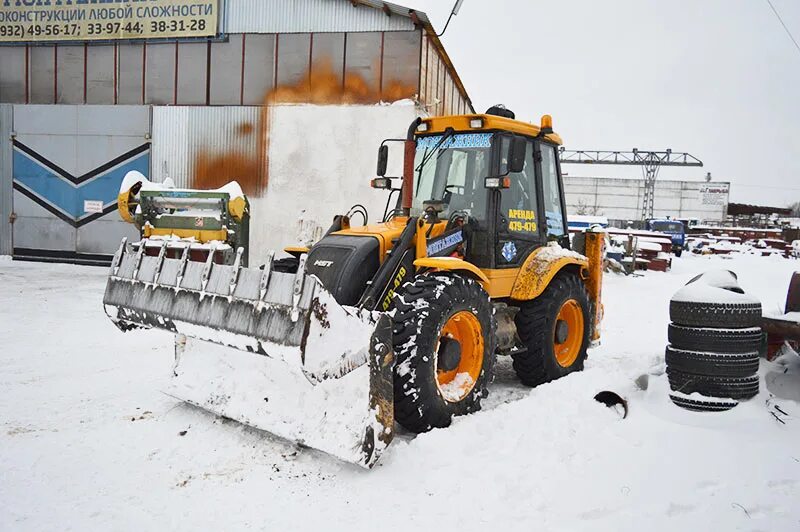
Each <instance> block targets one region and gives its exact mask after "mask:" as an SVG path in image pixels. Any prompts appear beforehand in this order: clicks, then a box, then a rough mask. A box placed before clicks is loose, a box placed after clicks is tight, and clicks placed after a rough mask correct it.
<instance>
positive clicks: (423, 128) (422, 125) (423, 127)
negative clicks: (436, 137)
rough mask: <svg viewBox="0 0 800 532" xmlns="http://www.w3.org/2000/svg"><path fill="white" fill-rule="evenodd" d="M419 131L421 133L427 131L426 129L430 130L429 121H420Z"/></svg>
mask: <svg viewBox="0 0 800 532" xmlns="http://www.w3.org/2000/svg"><path fill="white" fill-rule="evenodd" d="M417 131H419V132H420V133H425V132H426V131H428V123H427V122H420V124H419V125H418V126H417Z"/></svg>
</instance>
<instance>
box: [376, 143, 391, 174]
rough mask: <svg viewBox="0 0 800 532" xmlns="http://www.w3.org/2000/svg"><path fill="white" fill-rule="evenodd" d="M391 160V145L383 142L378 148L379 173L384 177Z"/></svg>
mask: <svg viewBox="0 0 800 532" xmlns="http://www.w3.org/2000/svg"><path fill="white" fill-rule="evenodd" d="M388 162H389V146H387V145H386V144H383V145H382V146H381V147H380V148H378V175H379V176H381V177H383V176H385V175H386V165H387V164H388Z"/></svg>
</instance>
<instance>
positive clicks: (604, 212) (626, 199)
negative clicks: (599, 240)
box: [564, 176, 730, 226]
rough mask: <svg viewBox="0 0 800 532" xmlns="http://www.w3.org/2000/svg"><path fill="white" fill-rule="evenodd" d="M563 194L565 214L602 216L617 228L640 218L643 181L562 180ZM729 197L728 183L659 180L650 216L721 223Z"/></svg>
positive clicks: (643, 190) (592, 178)
mask: <svg viewBox="0 0 800 532" xmlns="http://www.w3.org/2000/svg"><path fill="white" fill-rule="evenodd" d="M564 191H565V196H566V202H567V211H568V213H569V214H578V215H591V216H603V217H606V218H608V220H609V223H610V224H611V225H617V226H620V225H622V226H624V225H626V224H627V223H628V222H635V221H639V220H640V218H641V213H642V202H643V201H644V196H645V185H644V181H643V180H640V179H619V178H608V177H578V176H565V177H564ZM729 194H730V183H728V182H719V181H717V182H708V181H675V180H669V179H659V180H657V181H656V183H655V196H654V201H653V216H654V217H656V218H660V217H666V216H669V217H672V218H676V219H678V218H680V219H685V218H696V219H698V220H704V221H708V222H717V221H722V220H725V218H726V216H727V209H728V198H729Z"/></svg>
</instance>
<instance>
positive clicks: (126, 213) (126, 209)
mask: <svg viewBox="0 0 800 532" xmlns="http://www.w3.org/2000/svg"><path fill="white" fill-rule="evenodd" d="M130 196H131V193H130V191H129V190H126V191H125V192H120V193H119V195H118V196H117V208H118V210H119V216H120V218H122V219H123V220H125V221H126V222H128V223H129V224H132V223H135V220H134V219H133V215H132V214H131V211H130V206H129V205H128V203H129V202H130Z"/></svg>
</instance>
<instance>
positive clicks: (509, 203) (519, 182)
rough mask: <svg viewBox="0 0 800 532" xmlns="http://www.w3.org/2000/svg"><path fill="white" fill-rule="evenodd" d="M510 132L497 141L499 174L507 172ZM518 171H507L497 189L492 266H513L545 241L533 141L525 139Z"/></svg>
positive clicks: (516, 265)
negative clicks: (505, 181) (505, 184)
mask: <svg viewBox="0 0 800 532" xmlns="http://www.w3.org/2000/svg"><path fill="white" fill-rule="evenodd" d="M511 139H512V135H504V136H502V137H501V138H500V139H499V142H498V145H499V146H498V148H499V149H498V154H500V159H499V175H503V174H505V173H506V172H507V162H508V161H507V160H506V154H508V152H509V145H510V143H511ZM526 144H527V145H526V149H525V164H524V167H523V169H522V171H521V172H517V173H509V174H508V177H509V180H510V183H509V188H506V189H503V190H501V191H500V192H499V194H500V198H499V202H498V203H497V213H496V221H497V222H496V224H497V225H496V226H497V239H496V242H495V254H494V255H495V256H494V259H495V260H494V262H495V267H496V268H516V267H519V266H521V265H522V263H523V261H524V260H525V257H527V256H528V255H529V254H530V252H531V251H533V250H534V249H536V248H537V247H539V246H541V245H542V244H543V243H544V242H545V238H544V233H543V231H542V220H543V218H542V215H541V209H540V205H541V199H540V193H539V186H538V181H539V180H538V179H537V169H536V168H537V163H536V150H535V147H536V143H535V141H534V140H533V139H528V140H527V142H526Z"/></svg>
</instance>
